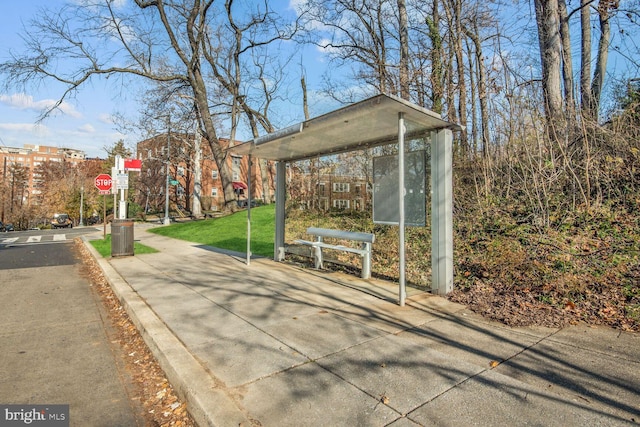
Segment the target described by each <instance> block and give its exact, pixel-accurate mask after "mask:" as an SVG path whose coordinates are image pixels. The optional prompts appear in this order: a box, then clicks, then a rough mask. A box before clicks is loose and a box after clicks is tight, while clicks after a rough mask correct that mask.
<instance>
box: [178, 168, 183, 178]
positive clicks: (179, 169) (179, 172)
mask: <svg viewBox="0 0 640 427" xmlns="http://www.w3.org/2000/svg"><path fill="white" fill-rule="evenodd" d="M178 176H184V166H178Z"/></svg>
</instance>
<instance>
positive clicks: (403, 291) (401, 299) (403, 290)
mask: <svg viewBox="0 0 640 427" xmlns="http://www.w3.org/2000/svg"><path fill="white" fill-rule="evenodd" d="M405 132H406V128H405V126H404V113H398V217H399V218H398V240H399V243H398V248H399V253H398V255H399V264H400V265H399V266H398V267H399V276H400V277H399V281H400V286H399V295H398V303H399V304H400V307H404V304H405V299H406V297H407V287H406V278H405V233H404V232H405V230H404V223H405V220H404V197H405V193H406V190H405V188H404V134H405Z"/></svg>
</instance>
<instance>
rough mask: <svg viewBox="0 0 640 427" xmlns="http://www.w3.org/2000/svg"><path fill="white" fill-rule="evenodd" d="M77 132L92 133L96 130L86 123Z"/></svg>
mask: <svg viewBox="0 0 640 427" xmlns="http://www.w3.org/2000/svg"><path fill="white" fill-rule="evenodd" d="M78 131H80V132H82V133H94V132H95V131H96V128H94V127H93V126H92V125H91V124H90V123H86V124H84V125H82V126H80V127H79V128H78Z"/></svg>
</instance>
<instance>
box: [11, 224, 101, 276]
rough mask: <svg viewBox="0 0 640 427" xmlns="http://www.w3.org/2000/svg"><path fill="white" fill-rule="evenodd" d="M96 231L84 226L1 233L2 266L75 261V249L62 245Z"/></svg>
mask: <svg viewBox="0 0 640 427" xmlns="http://www.w3.org/2000/svg"><path fill="white" fill-rule="evenodd" d="M95 231H96V229H95V228H93V227H85V228H69V229H58V230H29V231H10V232H8V233H0V270H6V269H15V268H35V267H46V266H61V265H73V264H75V263H76V260H75V259H74V257H73V252H72V251H71V250H61V248H62V247H61V246H60V245H61V244H65V243H67V244H68V243H70V242H72V241H73V239H74V238H76V237H78V236H81V235H83V234H88V233H92V232H95Z"/></svg>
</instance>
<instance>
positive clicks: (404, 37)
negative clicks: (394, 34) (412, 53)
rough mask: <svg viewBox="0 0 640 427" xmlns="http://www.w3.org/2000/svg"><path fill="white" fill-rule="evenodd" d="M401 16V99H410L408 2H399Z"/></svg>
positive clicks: (401, 0)
mask: <svg viewBox="0 0 640 427" xmlns="http://www.w3.org/2000/svg"><path fill="white" fill-rule="evenodd" d="M398 13H399V15H400V97H401V98H402V99H406V100H408V99H409V24H408V17H407V4H406V0H398Z"/></svg>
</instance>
